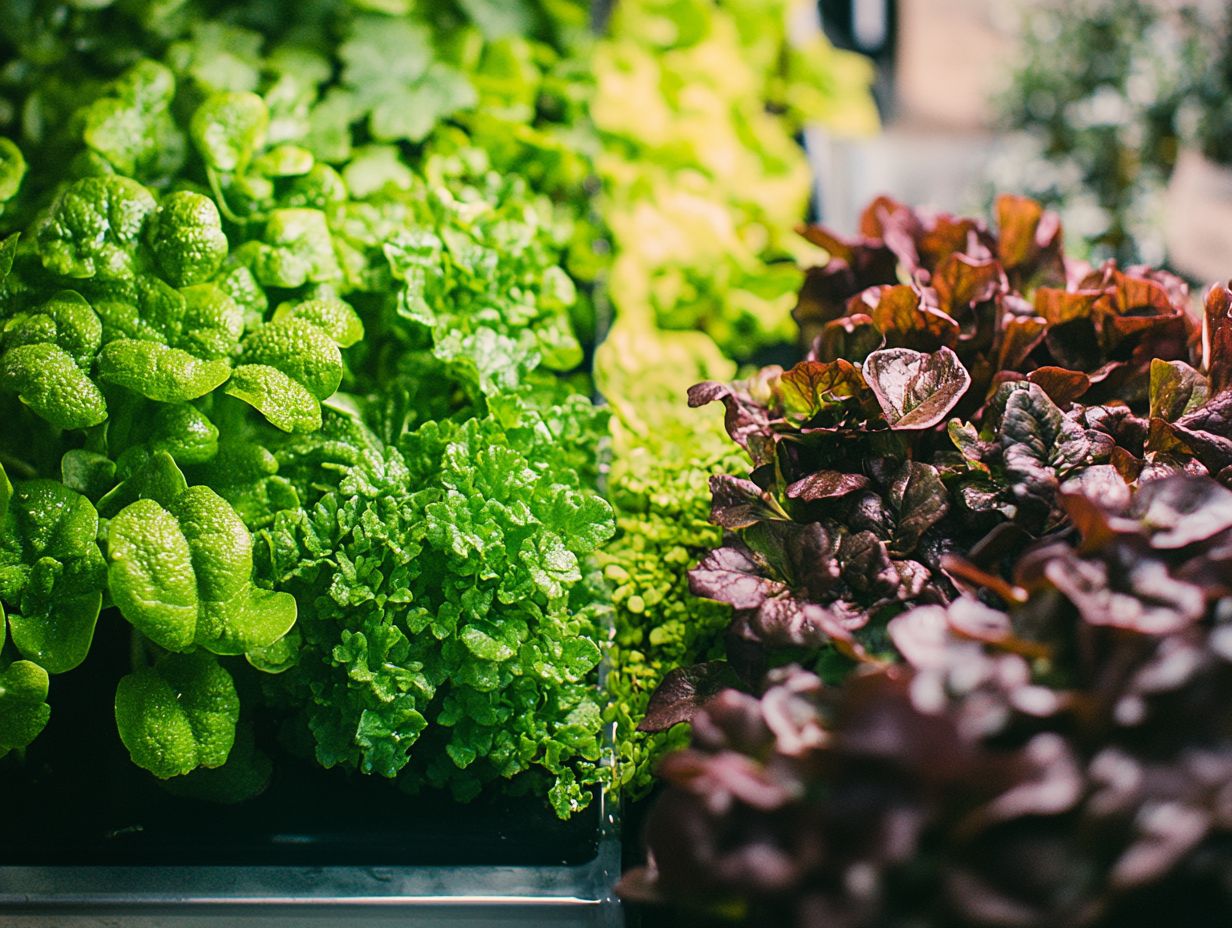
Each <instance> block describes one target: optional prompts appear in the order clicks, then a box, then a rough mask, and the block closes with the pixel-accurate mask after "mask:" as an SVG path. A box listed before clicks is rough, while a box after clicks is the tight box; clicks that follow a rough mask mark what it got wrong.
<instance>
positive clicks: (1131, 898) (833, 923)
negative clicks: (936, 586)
mask: <svg viewBox="0 0 1232 928" xmlns="http://www.w3.org/2000/svg"><path fill="white" fill-rule="evenodd" d="M1088 473H1090V470H1088ZM1117 479H1118V480H1119V479H1120V478H1119V477H1117ZM1110 487H1117V484H1116V483H1114V482H1113V481H1112V478H1111V476H1109V479H1108V481H1107V482H1105V481H1104V479H1103V478H1102V477H1101V478H1098V479H1092V480H1089V481H1087V480H1083V481H1080V482H1079V483H1077V484H1075V485H1074V488H1073V489H1068V488H1063V489H1062V490H1061V491H1060V492H1059V493H1058V494H1057V499H1056V505H1057V506H1058V507H1059V508H1060V510H1061V511H1062V512H1063V513H1064V514H1065V517H1066V518H1067V519H1068V520H1069V522H1068V524H1069V525H1070V526H1071V528H1070V529H1069V530H1067V531H1066V532H1065V533H1064V536H1063V537H1061V536H1060V535H1057V536H1056V537H1052V538H1047V539H1043V540H1040V541H1036V542H1034V543H1032V544H1030V545H1028V546H1026V547H1025V548H1022V549H1020V551H1018V552H1017V554H1018V556H1017V557H1016V558H1015V566H1014V567H1013V568H1012V570H1010V571H1009V572H1007V573H1005V574H1003V575H993V574H983V573H981V572H980V571H979V570H978V569H976V568H974V567H972V566H971V565H969V564H968V565H966V566H963V567H959V568H958V570H957V572H956V573H957V575H958V576H961V577H962V578H963V579H962V580H961V581H960V582H961V585H962V586H964V587H965V591H964V592H963V593H962V595H958V596H956V597H953V598H952V599H950V601H949V602H947V603H945V604H942V603H935V604H930V605H923V606H917V607H915V608H912V609H910V610H908V611H906V612H903V613H902V614H900V615H898V616H896V617H895V618H894V619H893V620H892V621H890V622H889V625H888V634H889V636H890V638H891V639H892V640H893V643H894V645H895V647H896V649H897V651H898V652H899V653H900V654H901V655H902V657H903V658H904V663H899V664H892V665H884V666H881V667H877V668H866V669H865V670H864V671H863V672H861V673H858V674H855V675H853V676H851V677H850V678H849V679H848V680H847V681H846V682H845V683H843V684H842V685H840V686H827V685H826V684H824V683H823V682H822V681H821V680H820V679H819V678H818V677H817V676H815V675H813V674H812V673H809V672H807V671H804V670H801V669H800V668H798V667H791V668H783V669H779V670H777V671H774V672H773V673H772V674H771V675H770V676H769V678H768V681H767V683H766V686H765V688H764V689H763V691H762V692H761V694H760V696H753V695H748V694H746V693H742V692H738V691H736V690H726V691H723V692H721V693H719V694H718V695H716V696H714V697H713V698H712V699H711V700H710V701H709V702H707V703H706V704H705V706H704V708H703V709H702V710H701V711H700V712H699V713H698V714H697V715H696V717H695V719H694V727H693V741H692V746H691V747H690V748H689V749H688V750H686V751H682V752H680V753H677V754H675V755H672V756H670V757H668V758H667V759H666V761H665V762H664V764H663V766H662V776H663V778H664V779H665V780H666V781H667V788H666V790H665V792H664V793H663V794H662V796H661V798H660V800H659V802H658V804H657V806H656V807H655V809H654V811H653V812H652V815H651V818H650V822H649V827H648V831H647V838H648V842H649V848H650V855H651V856H650V864H649V866H648V867H646V868H643V869H640V870H637V871H634V872H632V873H630V874H628V875H627V876H626V877H625V879H624V881H623V882H622V884H621V887H620V889H621V892H622V894H623V895H625V897H626V898H629V899H643V900H653V901H660V902H661V901H664V900H670V901H672V902H675V903H683V904H689V905H692V906H695V907H697V908H699V909H700V910H701V911H702V913H703V915H704V914H706V913H708V914H710V915H711V916H712V917H713V919H714V920H715V921H716V922H717V921H728V920H733V919H734V920H737V921H742V922H744V923H746V924H752V925H767V926H768V925H794V926H801V928H806V926H816V928H865V926H867V928H874V926H876V928H908V926H910V928H942V926H946V928H950V926H954V928H962V926H972V928H975V926H989V925H1001V926H1022V928H1033V926H1038V928H1044V926H1048V928H1085V926H1090V928H1096V926H1099V928H1137V926H1143V928H1145V926H1155V925H1159V924H1178V925H1179V924H1184V925H1186V926H1194V928H1206V926H1211V928H1214V926H1222V925H1227V924H1229V921H1230V920H1232V491H1229V490H1228V489H1226V488H1225V487H1224V486H1223V485H1221V483H1219V482H1217V481H1216V480H1214V479H1212V478H1211V477H1209V476H1193V475H1189V474H1184V473H1179V474H1172V475H1169V476H1163V477H1158V478H1152V479H1146V480H1142V479H1141V478H1140V479H1139V480H1137V481H1135V482H1134V485H1133V486H1132V487H1131V486H1130V485H1129V484H1127V483H1126V482H1125V481H1123V480H1122V481H1121V482H1120V485H1119V488H1118V489H1111V490H1110V489H1109V488H1110Z"/></svg>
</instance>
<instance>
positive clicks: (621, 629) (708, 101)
mask: <svg viewBox="0 0 1232 928" xmlns="http://www.w3.org/2000/svg"><path fill="white" fill-rule="evenodd" d="M798 6H799V5H798V4H795V3H792V2H789V0H775V2H770V3H767V2H765V0H753V2H749V0H741V2H724V3H721V4H715V3H712V2H709V0H692V2H644V3H625V4H618V5H617V6H616V8H615V11H614V14H613V16H612V18H611V21H610V22H609V23H608V24H607V28H606V39H605V40H604V41H603V42H602V43H601V44H600V47H599V49H598V57H597V61H596V75H597V80H598V86H597V94H596V97H595V100H594V103H593V106H592V113H593V118H594V123H595V126H596V128H597V130H598V132H599V134H600V137H601V139H602V141H603V146H602V149H601V154H600V156H599V159H598V169H599V175H600V177H601V179H602V182H603V187H602V198H601V201H600V204H601V205H600V209H601V212H602V216H603V220H604V222H605V224H606V226H607V228H608V232H609V235H610V239H611V243H612V249H613V260H612V263H611V266H610V268H609V269H608V270H607V273H606V276H605V281H604V283H605V292H606V295H607V299H608V300H609V302H610V308H611V312H612V315H613V319H614V321H613V324H612V326H611V329H610V331H609V332H608V334H607V337H606V339H605V341H604V343H603V344H602V345H601V347H600V348H599V350H598V353H597V356H596V362H595V376H596V382H597V386H598V389H599V391H600V393H601V394H602V395H603V396H604V397H605V399H606V400H607V402H608V404H609V405H610V408H611V411H612V441H611V448H610V450H611V463H610V470H609V472H608V474H607V480H606V486H607V492H608V498H609V499H610V500H611V501H612V503H613V506H614V507H615V509H616V524H617V532H616V537H615V538H614V539H613V541H611V542H610V543H609V544H607V545H605V546H604V548H603V550H602V552H601V554H600V558H599V560H600V563H601V564H602V565H603V567H604V574H605V577H606V578H607V580H608V582H609V584H610V587H611V595H612V602H613V606H614V611H615V616H614V625H615V640H614V642H613V645H612V649H611V652H610V660H609V665H610V671H609V673H608V676H607V690H608V692H609V707H608V712H607V716H606V717H607V719H608V721H610V722H612V723H614V724H615V729H616V735H617V765H616V777H617V784H618V785H619V787H620V788H621V789H622V791H623V794H624V795H625V797H626V798H631V799H636V798H638V797H641V796H643V795H644V794H645V793H646V792H647V790H648V789H649V788H650V786H651V784H652V783H653V777H652V774H653V770H654V767H655V764H656V762H657V760H658V759H659V757H661V756H662V754H663V752H664V751H665V750H667V749H669V748H670V747H678V746H680V745H681V744H683V743H684V740H685V738H686V737H687V732H685V731H684V730H676V731H674V732H662V733H651V732H646V731H641V730H639V728H638V726H639V724H640V722H641V720H642V718H643V716H644V714H645V711H646V707H647V704H648V701H649V698H650V695H651V693H653V692H654V690H655V688H656V687H657V686H658V685H659V683H660V682H661V681H662V680H663V678H664V676H665V675H666V674H667V673H668V671H670V670H671V669H672V668H673V667H676V666H679V665H680V664H688V663H694V662H698V661H702V660H706V659H708V658H711V657H714V656H716V655H717V654H718V653H719V652H720V651H721V649H722V638H723V630H724V629H725V628H726V626H727V624H728V621H729V611H730V610H728V609H727V607H725V606H722V605H719V604H706V603H703V602H700V601H699V600H697V599H696V598H694V597H692V596H691V595H690V594H689V591H688V582H687V577H686V570H687V568H688V567H689V566H691V565H692V564H694V563H695V562H696V561H697V559H698V558H699V557H700V556H701V555H702V554H703V553H704V552H705V550H706V549H707V548H708V547H710V546H712V545H713V544H716V543H717V542H718V540H719V537H720V535H719V529H718V528H716V527H715V526H713V525H711V524H709V522H708V515H709V491H708V489H707V479H708V477H709V476H710V475H711V474H714V473H721V472H723V471H724V470H728V469H730V468H732V467H734V466H737V457H736V452H737V449H735V448H732V447H731V446H730V444H729V443H728V442H727V441H726V438H725V436H724V434H723V430H722V424H721V422H720V421H719V419H718V418H717V417H714V416H709V417H703V416H698V415H696V414H694V413H691V412H690V411H689V410H688V409H687V408H686V407H685V406H684V405H683V403H682V402H681V400H682V398H683V397H684V396H685V393H686V391H687V390H688V388H689V386H690V385H691V384H693V383H695V382H696V381H697V380H700V379H705V378H711V377H714V378H730V377H733V376H735V374H736V371H737V366H738V364H740V363H743V362H747V361H748V360H749V359H751V358H753V357H755V356H756V355H758V354H759V353H764V352H766V351H773V350H776V349H780V348H781V346H783V345H784V344H789V343H790V342H791V341H792V339H793V335H792V323H791V316H790V310H791V306H792V304H793V302H794V299H795V291H796V289H797V288H798V286H799V283H800V280H801V271H800V270H799V263H800V261H801V259H802V256H803V254H804V253H805V251H806V250H807V248H808V246H807V245H806V244H805V243H802V242H799V241H798V240H797V239H796V238H795V237H794V236H793V235H792V234H791V229H792V227H793V226H794V225H795V224H796V223H797V222H799V221H801V220H802V219H803V218H804V216H805V215H806V213H807V210H808V204H809V197H810V193H811V172H810V170H809V166H808V163H807V160H806V158H805V154H804V152H803V150H802V149H801V147H800V145H799V143H798V141H797V137H798V135H799V133H800V132H801V130H802V128H803V126H804V125H806V124H821V125H825V126H827V127H828V128H829V129H830V130H831V131H834V132H840V133H851V134H857V133H863V132H869V131H872V130H873V129H875V127H876V124H877V115H876V111H875V108H874V106H873V102H872V98H871V96H870V94H869V84H870V82H871V77H872V74H871V71H870V69H869V67H868V65H867V63H866V62H865V61H864V60H863V59H861V58H858V57H856V56H854V55H851V54H849V53H843V52H838V51H836V50H834V49H833V48H832V47H830V46H829V44H828V43H827V42H826V40H825V39H824V38H823V37H822V36H821V35H820V34H817V35H813V36H810V35H800V34H799V32H798V30H797V31H796V32H793V31H792V29H791V28H790V23H791V21H792V15H791V14H792V13H793V11H798Z"/></svg>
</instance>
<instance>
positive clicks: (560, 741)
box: [0, 2, 612, 816]
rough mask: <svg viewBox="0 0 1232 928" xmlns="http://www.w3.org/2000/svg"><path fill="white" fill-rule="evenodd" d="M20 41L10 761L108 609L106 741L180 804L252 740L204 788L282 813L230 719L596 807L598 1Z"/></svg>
mask: <svg viewBox="0 0 1232 928" xmlns="http://www.w3.org/2000/svg"><path fill="white" fill-rule="evenodd" d="M12 13H13V15H12V16H10V17H8V18H7V19H6V20H5V22H4V24H3V27H2V28H0V33H2V34H3V37H4V44H5V46H6V50H8V51H10V52H11V53H12V60H13V63H12V65H11V66H10V67H8V68H6V69H5V70H4V72H3V74H2V75H0V88H2V90H0V92H2V93H3V97H4V100H5V105H4V106H3V107H0V126H2V127H3V128H4V129H5V131H7V133H8V135H9V138H8V139H6V140H4V145H3V148H2V150H0V154H2V155H3V159H2V160H0V169H2V170H3V175H2V176H3V183H0V195H3V196H4V198H5V200H6V205H5V211H4V213H3V214H2V215H0V228H3V229H4V230H5V231H7V232H12V233H13V234H12V235H10V236H9V237H8V238H6V239H4V245H3V249H2V250H0V288H2V292H0V321H2V323H3V328H2V330H0V407H2V410H3V421H4V423H5V424H4V426H3V427H0V461H3V464H4V468H5V470H6V471H7V473H8V476H9V477H10V478H12V483H11V489H9V487H10V483H9V481H8V480H7V479H6V480H4V481H3V485H4V487H5V488H6V489H5V492H4V494H3V495H2V496H0V516H3V518H4V519H5V520H6V521H5V526H6V529H7V530H6V532H5V535H4V544H3V547H2V548H0V601H3V603H4V606H5V609H6V611H7V613H8V615H7V621H6V622H5V623H4V624H5V626H6V628H7V635H6V639H7V643H5V644H4V651H3V660H0V666H2V667H3V668H4V669H3V673H4V675H5V686H4V688H3V695H2V698H3V699H4V701H5V704H6V706H5V708H6V711H5V717H6V722H5V725H4V727H3V730H0V750H8V749H11V748H20V747H22V746H24V745H25V744H27V743H29V742H30V740H31V739H32V738H33V737H34V736H36V735H37V733H38V731H39V730H40V729H41V728H42V727H43V725H45V724H47V721H48V716H49V714H50V715H51V716H52V717H53V720H52V722H51V724H56V723H57V720H56V719H55V718H54V706H55V686H54V680H53V681H52V682H51V689H50V703H48V701H47V700H46V697H47V694H48V685H47V674H53V675H54V674H57V673H61V672H64V671H66V670H69V669H71V668H72V667H75V666H78V665H79V664H81V663H82V662H83V661H85V662H86V666H87V667H89V660H88V656H87V655H88V651H89V645H90V639H91V636H92V634H93V631H94V629H95V624H96V622H98V621H104V622H111V621H115V618H114V615H115V614H116V613H118V614H119V615H122V616H123V617H124V618H125V619H127V620H128V622H129V623H130V624H131V626H132V628H133V632H132V634H133V635H134V648H133V656H134V666H133V668H132V671H133V672H132V674H131V675H130V676H128V677H126V678H125V679H124V680H123V681H122V682H121V685H120V687H119V691H118V692H117V693H116V695H115V701H116V719H117V723H118V728H119V735H120V738H121V739H122V740H123V742H124V744H125V746H126V747H127V748H128V749H129V751H130V753H131V755H132V757H133V759H134V761H135V762H136V763H137V764H139V765H141V766H143V767H145V768H146V769H148V770H150V771H152V772H153V773H154V774H156V775H157V776H159V777H164V778H165V777H175V776H179V775H181V774H185V773H188V772H189V771H192V770H195V769H197V768H199V767H204V768H217V767H219V766H220V765H222V764H224V762H225V761H227V759H228V756H229V755H231V754H232V747H233V744H234V745H236V746H237V748H236V750H235V752H234V754H235V757H236V760H235V763H237V764H240V765H241V766H242V767H243V769H241V770H238V771H235V772H233V773H232V774H231V775H230V776H229V778H228V779H226V780H217V779H216V780H215V781H214V782H213V783H210V782H209V781H204V780H203V781H201V783H202V786H203V787H208V788H209V789H211V790H213V791H215V792H216V791H217V789H218V788H220V787H219V784H220V783H221V784H222V786H223V787H226V786H227V784H230V785H231V791H232V793H234V792H236V791H239V792H241V793H243V792H252V791H254V790H256V789H259V788H260V787H261V785H262V782H263V780H264V778H265V777H267V776H268V760H267V759H265V758H264V757H262V754H261V745H257V746H256V747H255V748H253V747H252V745H251V738H250V736H249V735H248V734H247V733H246V732H245V730H244V728H243V723H239V724H240V730H239V734H238V735H237V721H238V719H239V717H240V708H241V707H240V697H239V694H240V693H243V694H244V713H245V715H248V714H249V713H251V712H257V711H265V712H274V713H276V716H277V717H281V718H282V719H283V724H282V729H283V732H284V736H285V737H284V742H285V744H286V745H287V746H289V747H291V748H292V749H294V750H301V751H303V752H306V753H307V752H311V753H315V755H316V758H317V760H318V761H320V762H321V763H322V764H324V765H325V766H339V765H340V766H345V767H352V768H358V769H360V770H362V771H363V772H369V773H377V774H380V775H383V776H386V777H396V776H400V775H402V776H403V782H404V785H405V786H407V787H408V788H417V787H418V786H420V785H424V784H428V785H432V786H434V787H448V788H452V789H453V791H454V792H455V793H456V794H457V795H459V796H461V797H463V798H465V797H469V796H472V795H474V794H475V793H476V792H477V791H478V789H479V788H480V787H481V786H482V785H483V784H484V783H485V782H487V781H489V780H493V779H510V778H513V777H515V776H517V775H518V774H521V773H524V772H525V771H528V770H531V769H537V770H540V771H542V772H543V775H544V778H543V780H542V782H541V781H540V780H537V779H532V780H530V781H525V782H523V788H530V789H534V790H536V791H537V792H540V793H541V794H543V795H545V796H547V797H548V798H549V799H550V801H551V804H552V805H553V807H554V808H555V809H556V811H557V812H558V813H559V814H560V815H561V816H567V815H569V814H570V813H571V812H573V811H575V810H576V809H579V808H581V807H582V806H584V805H585V804H586V803H587V802H588V801H589V798H590V790H589V787H590V786H591V785H592V784H594V783H596V782H597V781H598V779H599V776H600V768H599V765H598V761H599V758H600V730H601V720H600V712H601V707H600V699H599V691H598V689H597V686H596V683H597V665H598V664H599V661H600V649H599V644H600V642H601V640H602V627H603V623H604V620H603V605H602V603H603V598H604V597H603V595H601V589H600V587H599V585H598V583H599V579H598V575H597V574H596V573H595V568H594V567H593V566H592V562H591V555H592V553H593V551H594V550H595V548H596V547H597V546H598V545H599V544H600V543H602V542H603V541H604V539H606V538H607V537H608V536H609V535H610V533H611V531H612V518H611V512H610V508H609V507H608V505H607V504H606V503H605V502H603V501H602V500H601V499H600V498H599V497H598V495H597V494H596V492H595V490H594V487H595V485H596V482H597V443H598V441H599V439H600V437H601V436H602V435H603V434H604V432H605V431H606V418H605V416H604V415H603V414H602V413H600V412H598V411H597V410H596V409H595V408H594V407H593V406H592V404H591V402H590V400H589V398H588V395H587V394H588V378H586V377H584V376H580V377H579V376H575V375H574V374H573V373H572V372H574V371H575V370H576V369H577V368H578V367H579V366H580V365H581V363H582V361H583V356H584V352H583V345H582V342H581V341H580V340H579V337H578V334H577V332H578V330H579V325H580V328H581V330H582V331H583V334H584V337H587V338H588V337H589V335H588V334H586V333H587V331H588V330H589V328H590V326H591V322H590V312H589V309H588V302H587V300H586V299H585V296H584V295H581V296H580V295H579V289H578V287H577V286H576V284H575V280H582V281H585V280H586V279H587V277H588V275H589V270H588V267H587V265H586V262H585V260H584V259H585V257H586V247H585V246H586V241H587V238H588V237H589V236H590V235H591V234H593V233H592V232H591V231H589V227H588V226H586V225H584V224H579V223H577V221H576V220H577V218H578V217H579V216H582V215H584V213H585V212H586V209H587V207H586V204H585V199H584V196H583V183H584V181H585V180H586V178H587V177H588V175H589V168H588V167H587V165H588V163H589V161H588V154H587V152H586V144H587V138H588V135H587V133H586V131H585V128H584V124H583V121H582V120H581V119H580V117H579V115H578V114H579V112H580V110H579V107H581V105H582V101H583V96H582V95H583V94H584V92H585V81H584V80H575V79H574V77H575V75H574V74H573V73H572V71H571V69H572V68H574V67H576V66H577V61H578V60H580V59H579V58H574V59H569V58H568V53H569V50H570V47H571V43H572V42H574V41H575V40H579V41H580V40H581V39H582V38H584V35H585V28H586V22H587V11H586V8H585V5H583V4H578V3H570V2H555V3H543V4H539V3H526V4H513V5H510V4H490V3H482V2H466V3H461V4H459V5H456V6H455V5H454V4H452V3H447V2H440V3H432V4H423V5H421V4H415V5H414V9H413V10H412V9H411V5H409V4H402V3H393V4H388V3H383V4H372V3H363V4H361V3H354V4H345V3H314V4H308V5H300V4H295V5H291V4H287V5H285V7H283V6H280V5H278V4H262V5H240V4H236V5H228V4H216V3H205V2H203V3H193V2H186V3H181V4H176V3H172V4H147V3H134V4H128V3H117V4H114V5H108V4H101V5H96V4H91V5H89V7H88V8H82V9H75V8H69V7H64V8H60V9H59V10H58V12H57V13H56V15H55V16H45V15H44V13H43V12H42V11H40V10H35V9H33V8H25V7H22V8H19V9H15V10H13V11H12ZM286 22H294V23H295V25H294V27H293V28H291V29H289V30H287V29H286V28H285V27H284V24H285V23H286ZM579 230H580V231H579ZM571 255H572V256H573V257H574V258H576V259H577V265H576V267H575V269H574V273H573V275H572V276H571V275H570V274H569V273H568V272H567V271H566V270H565V268H564V266H563V264H562V262H565V261H566V260H568V259H569V258H570V256H571ZM100 613H101V618H100ZM297 614H298V621H297ZM245 658H246V660H245ZM94 670H95V672H96V673H98V672H100V668H95V669H94ZM105 675H106V674H105V673H102V674H101V676H105ZM248 677H252V678H253V680H252V681H250V683H251V682H256V681H258V680H259V681H260V682H261V683H262V684H263V685H261V686H254V685H248V684H246V685H241V686H237V682H242V681H241V678H245V679H246V678H248ZM108 698H109V697H108ZM9 704H11V707H12V709H11V712H10V711H9ZM49 705H50V708H49ZM69 721H70V720H67V719H65V720H64V721H63V723H62V724H67V723H68V722H69ZM241 746H242V747H241ZM265 747H266V748H268V747H269V745H265ZM231 766H233V764H228V765H227V767H226V768H223V769H224V770H225V769H228V768H230V767H231ZM191 779H192V778H189V780H191ZM185 782H186V783H187V782H188V780H186V781H185ZM230 798H236V796H235V795H232V796H231V797H230Z"/></svg>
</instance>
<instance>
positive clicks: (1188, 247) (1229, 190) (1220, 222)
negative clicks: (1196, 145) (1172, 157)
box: [1164, 149, 1232, 283]
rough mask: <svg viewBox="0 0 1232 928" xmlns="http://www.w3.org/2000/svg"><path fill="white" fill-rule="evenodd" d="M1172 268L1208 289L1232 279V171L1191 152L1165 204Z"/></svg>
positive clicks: (1181, 159) (1176, 171) (1182, 160)
mask: <svg viewBox="0 0 1232 928" xmlns="http://www.w3.org/2000/svg"><path fill="white" fill-rule="evenodd" d="M1164 242H1165V244H1166V245H1167V248H1168V263H1169V264H1171V265H1172V266H1173V267H1175V268H1176V269H1177V270H1178V271H1181V272H1182V273H1184V274H1187V275H1188V276H1190V277H1194V278H1196V279H1198V280H1200V281H1202V282H1203V283H1209V282H1211V281H1215V280H1227V279H1228V278H1230V277H1232V167H1230V166H1228V165H1223V164H1215V163H1214V162H1213V161H1210V160H1208V159H1207V158H1205V157H1203V155H1202V154H1201V153H1200V152H1197V151H1194V150H1192V149H1186V150H1184V151H1182V152H1181V154H1180V157H1179V158H1178V159H1177V162H1176V167H1175V168H1174V169H1173V171H1172V178H1171V180H1169V182H1168V190H1167V193H1166V195H1165V198H1164Z"/></svg>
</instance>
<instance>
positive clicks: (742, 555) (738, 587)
mask: <svg viewBox="0 0 1232 928" xmlns="http://www.w3.org/2000/svg"><path fill="white" fill-rule="evenodd" d="M782 589H783V584H782V583H780V582H778V581H774V580H771V579H769V578H768V577H766V576H764V575H763V571H762V567H761V565H760V564H758V563H757V562H756V561H755V560H754V559H753V557H752V553H751V552H750V551H749V550H748V549H747V548H746V547H744V546H743V545H738V546H737V545H729V546H727V547H723V548H716V549H715V550H713V551H711V552H710V553H709V554H707V555H706V556H705V557H704V558H702V562H701V563H700V564H698V565H697V567H695V568H694V569H693V570H691V571H689V590H690V591H691V592H692V593H693V595H694V596H704V597H706V598H707V599H714V600H718V601H719V602H723V603H727V604H729V605H730V606H732V607H733V608H735V609H756V608H758V607H759V606H760V605H761V604H762V603H763V602H765V599H766V597H767V596H771V595H773V594H775V593H777V592H779V591H781V590H782Z"/></svg>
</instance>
